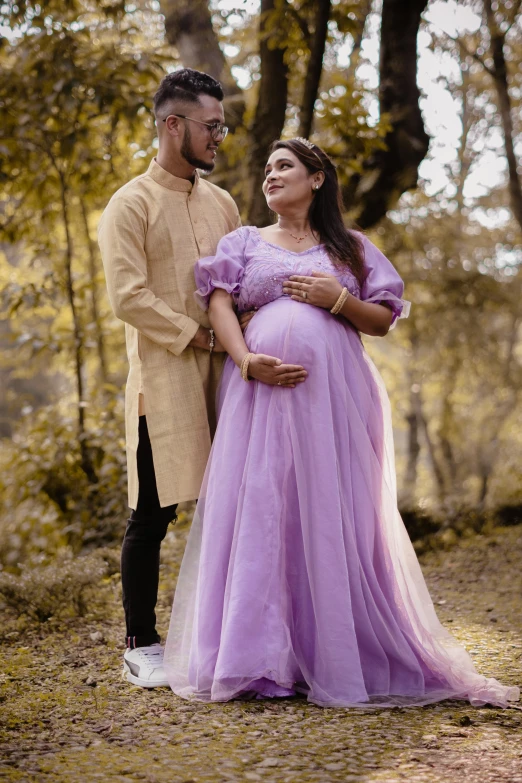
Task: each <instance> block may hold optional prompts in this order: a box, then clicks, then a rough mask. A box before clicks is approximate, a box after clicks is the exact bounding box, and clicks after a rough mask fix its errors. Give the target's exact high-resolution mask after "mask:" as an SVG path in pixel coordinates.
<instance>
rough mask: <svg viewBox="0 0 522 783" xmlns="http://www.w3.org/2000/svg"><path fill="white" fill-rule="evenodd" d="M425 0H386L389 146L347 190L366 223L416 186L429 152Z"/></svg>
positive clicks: (384, 77)
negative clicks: (422, 87)
mask: <svg viewBox="0 0 522 783" xmlns="http://www.w3.org/2000/svg"><path fill="white" fill-rule="evenodd" d="M426 5H427V0H383V6H382V20H381V52H380V64H379V73H380V88H379V104H380V111H381V114H388V115H389V118H390V122H391V125H392V127H391V130H390V131H389V133H388V134H387V135H386V138H385V144H386V149H384V150H379V151H377V152H376V153H375V154H374V155H373V156H372V157H371V158H370V159H369V160H368V161H367V163H366V165H365V171H364V172H363V174H362V175H361V176H360V177H358V178H357V179H356V178H354V179H353V180H352V182H351V183H350V184H349V186H348V187H347V189H346V190H345V193H344V196H345V202H346V205H347V207H348V208H350V209H353V210H354V213H355V219H356V221H357V222H358V223H359V225H360V226H361V227H362V228H368V227H369V226H372V225H374V224H375V223H377V221H378V220H380V219H381V218H382V217H383V216H384V215H385V214H386V212H387V211H388V210H389V209H391V208H392V207H394V206H395V204H396V203H397V201H398V199H399V197H400V196H401V195H402V193H404V192H405V191H406V190H409V189H411V188H415V187H416V186H417V177H418V169H419V165H420V163H421V161H422V160H423V159H424V157H425V155H426V153H427V151H428V145H429V136H428V135H427V133H426V131H425V130H424V124H423V122H422V115H421V111H420V108H419V98H420V93H419V89H418V87H417V33H418V31H419V25H420V19H421V13H422V12H423V10H424V8H425V7H426Z"/></svg>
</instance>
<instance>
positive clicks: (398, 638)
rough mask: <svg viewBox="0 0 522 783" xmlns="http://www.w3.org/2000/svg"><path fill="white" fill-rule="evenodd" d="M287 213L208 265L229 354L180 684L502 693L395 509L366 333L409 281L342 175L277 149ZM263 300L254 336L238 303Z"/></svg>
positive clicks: (224, 246) (354, 695) (385, 323)
mask: <svg viewBox="0 0 522 783" xmlns="http://www.w3.org/2000/svg"><path fill="white" fill-rule="evenodd" d="M263 191H264V193H265V196H266V198H267V202H268V205H269V207H270V209H271V210H272V211H274V212H275V213H276V214H277V215H278V222H277V223H276V224H274V225H273V226H268V227H266V228H264V229H261V230H258V229H256V228H253V227H243V228H240V229H238V230H236V231H234V232H232V233H231V234H228V235H227V236H226V237H224V238H223V239H222V240H221V242H220V243H219V246H218V249H217V253H216V256H215V257H212V258H204V259H201V260H200V261H199V262H198V264H197V268H196V280H197V285H198V289H199V290H198V296H199V299H200V301H201V302H202V303H203V305H204V306H208V307H209V315H210V320H211V322H212V325H213V327H214V329H215V331H216V335H217V337H218V339H219V340H220V341H221V343H222V344H223V345H224V347H225V349H226V350H227V352H228V354H229V357H228V359H227V362H226V365H225V369H224V373H223V377H222V382H221V388H220V393H219V401H218V402H219V411H220V412H219V423H218V428H217V433H216V437H215V441H214V444H213V448H212V453H211V456H210V460H209V464H208V466H207V473H206V477H205V481H204V484H203V487H202V491H201V495H200V500H199V502H198V507H197V511H196V514H195V518H194V522H193V525H192V529H191V532H190V536H189V541H188V544H187V550H186V553H185V557H184V560H183V564H182V567H181V573H180V576H179V580H178V586H177V590H176V595H175V599H174V607H173V613H172V620H171V627H170V631H169V637H168V640H167V646H166V656H165V661H166V671H167V676H168V679H169V682H170V684H171V687H172V689H173V690H174V692H175V693H177V694H179V695H180V696H183V697H185V698H196V699H200V700H203V701H226V700H229V699H233V698H237V697H242V698H244V697H245V696H257V697H258V698H263V697H285V696H291V695H293V694H295V693H296V692H301V693H306V694H307V696H308V699H309V700H310V701H313V702H315V703H316V704H320V705H325V706H333V705H338V706H372V705H375V706H392V705H393V706H395V705H398V704H402V705H420V704H427V703H429V702H433V701H437V700H440V699H445V698H466V699H469V700H470V701H471V702H472V703H473V704H484V703H487V702H490V703H493V704H496V705H500V706H506V705H507V704H508V701H509V700H511V699H516V698H518V691H517V689H516V688H508V687H504V686H502V685H501V684H500V683H498V682H497V681H496V680H492V679H486V678H485V677H482V676H480V675H479V674H478V673H477V672H476V671H475V669H474V667H473V664H472V662H471V660H470V658H469V657H468V655H467V653H466V652H465V651H464V649H463V648H461V647H460V646H459V645H458V644H457V642H456V641H455V640H454V639H453V638H452V637H451V636H450V634H448V633H447V632H446V631H445V630H444V629H443V628H442V626H441V625H440V623H439V622H438V620H437V617H436V615H435V612H434V609H433V605H432V602H431V600H430V598H429V595H428V592H427V589H426V586H425V583H424V580H423V577H422V574H421V571H420V568H419V565H418V563H417V560H416V557H415V554H414V551H413V548H412V546H411V544H410V541H409V539H408V536H407V534H406V532H405V529H404V526H403V524H402V521H401V518H400V516H399V513H398V511H397V505H396V489H395V472H394V462H393V443H392V432H391V422H390V412H389V406H388V400H387V396H386V391H385V389H384V386H383V384H382V381H381V379H380V377H379V375H378V373H377V371H376V370H375V368H374V366H373V364H372V363H371V361H370V359H369V358H368V356H367V355H366V353H365V351H364V348H363V346H362V343H361V340H360V338H359V332H364V333H366V334H373V335H384V334H386V332H387V331H388V329H389V328H390V326H391V324H392V322H393V321H394V320H395V319H396V318H398V317H400V316H401V315H405V314H406V306H407V303H405V302H404V301H403V300H402V299H401V297H402V293H403V284H402V281H401V279H400V278H399V276H398V274H397V272H396V271H395V269H394V268H393V267H392V265H391V264H390V262H389V261H388V260H387V259H386V258H385V257H384V256H383V255H382V253H380V251H379V250H377V248H375V247H374V246H373V245H372V244H371V242H369V241H368V240H367V239H366V238H365V237H364V236H362V235H360V234H358V233H355V232H352V231H349V230H347V229H346V228H345V227H344V224H343V221H342V216H341V206H340V204H341V202H340V193H339V186H338V182H337V175H336V172H335V168H334V166H333V164H332V163H331V161H330V159H329V158H328V156H327V155H326V154H325V153H324V152H323V151H322V150H321V149H320V148H319V147H317V146H316V145H314V144H311V142H308V141H306V140H302V139H293V140H291V141H286V142H277V143H275V144H274V146H273V152H272V154H271V155H270V158H269V160H268V163H267V167H266V180H265V182H264V185H263ZM253 309H255V310H256V312H255V314H254V315H253V317H252V319H251V321H250V323H249V324H248V327H247V328H246V331H245V334H244V336H243V333H242V331H241V327H240V324H239V321H238V317H237V315H236V312H239V313H244V312H246V311H251V310H253Z"/></svg>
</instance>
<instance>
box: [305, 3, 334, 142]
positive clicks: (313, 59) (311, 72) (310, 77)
mask: <svg viewBox="0 0 522 783" xmlns="http://www.w3.org/2000/svg"><path fill="white" fill-rule="evenodd" d="M330 7H331V0H318V2H317V3H316V15H315V29H314V33H313V36H312V41H311V45H310V59H309V60H308V68H307V71H306V77H305V83H304V90H303V100H302V104H301V111H300V116H299V131H298V135H299V136H302V137H303V138H305V139H307V138H308V137H309V136H310V134H311V132H312V125H313V121H314V106H315V101H316V99H317V92H318V90H319V83H320V81H321V73H322V70H323V56H324V50H325V47H326V39H327V37H328V20H329V18H330Z"/></svg>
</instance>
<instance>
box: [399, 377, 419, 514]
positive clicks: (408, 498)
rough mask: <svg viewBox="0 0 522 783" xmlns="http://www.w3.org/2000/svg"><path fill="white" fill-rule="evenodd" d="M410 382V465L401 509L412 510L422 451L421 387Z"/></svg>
mask: <svg viewBox="0 0 522 783" xmlns="http://www.w3.org/2000/svg"><path fill="white" fill-rule="evenodd" d="M410 381H411V385H410V410H409V413H408V415H407V416H406V422H407V424H408V463H407V466H406V475H405V476H404V485H403V488H402V492H401V502H400V507H401V508H412V507H413V506H414V504H415V493H416V488H417V468H418V463H419V455H420V449H421V447H420V441H419V423H420V422H419V394H420V387H418V386H417V385H416V384H415V383H413V379H411V378H410Z"/></svg>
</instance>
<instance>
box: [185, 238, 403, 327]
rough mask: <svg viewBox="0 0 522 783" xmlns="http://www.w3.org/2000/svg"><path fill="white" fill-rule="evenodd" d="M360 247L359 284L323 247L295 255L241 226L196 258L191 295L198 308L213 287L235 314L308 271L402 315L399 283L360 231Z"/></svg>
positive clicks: (279, 294) (280, 295) (269, 297)
mask: <svg viewBox="0 0 522 783" xmlns="http://www.w3.org/2000/svg"><path fill="white" fill-rule="evenodd" d="M361 239H362V241H363V245H364V251H365V266H366V277H365V280H364V283H363V285H362V286H360V285H359V283H358V281H357V279H356V278H355V276H354V275H353V274H352V272H351V271H350V270H349V269H348V267H346V268H344V269H340V268H339V267H338V266H335V265H334V264H333V263H332V261H331V260H330V258H329V256H328V254H327V253H326V250H325V248H324V246H323V245H317V246H316V247H312V248H310V249H309V250H303V251H302V252H300V253H297V252H293V251H292V250H287V249H286V248H283V247H280V246H279V245H275V244H272V243H271V242H267V241H266V240H264V239H263V238H262V236H261V234H260V233H259V230H258V229H257V228H255V226H243V227H242V228H238V229H236V230H235V231H232V233H230V234H227V235H226V236H225V237H223V239H222V240H221V241H220V243H219V245H218V248H217V252H216V255H215V256H209V257H208V258H201V259H200V260H199V261H198V262H197V264H196V267H195V275H196V284H197V292H196V297H197V299H198V301H199V302H200V304H201V305H202V306H203V307H205V308H206V307H207V306H208V300H209V298H210V295H211V294H212V291H213V290H214V289H215V288H223V289H224V290H225V291H228V293H230V294H232V296H233V297H234V300H235V302H236V304H237V307H238V310H239V312H244V311H246V310H252V309H254V308H260V307H263V305H266V304H268V303H269V302H273V301H274V300H275V299H279V298H288V296H287V295H286V294H283V282H284V281H285V280H288V278H289V277H290V276H291V275H311V274H312V272H313V271H317V272H325V273H327V274H331V275H335V277H337V279H338V280H339V282H340V283H341V284H342V285H343V286H346V288H347V289H348V290H349V291H350V293H351V294H352V295H353V296H356V297H357V298H358V299H363V300H365V301H373V302H382V301H386V303H387V304H389V306H390V307H391V308H392V310H393V311H394V316H395V317H398V316H400V315H401V313H402V314H403V315H405V314H406V312H405V311H406V310H407V308H406V307H405V304H407V303H405V302H404V301H403V300H402V299H401V296H402V292H403V288H404V285H403V282H402V280H401V278H400V277H399V275H398V274H397V272H396V271H395V269H394V268H393V266H392V264H391V263H390V262H389V261H388V259H387V258H386V257H385V256H384V255H383V254H382V253H381V252H380V250H378V249H377V248H376V247H375V245H373V244H372V243H371V242H370V241H369V240H368V239H367V238H366V237H364V236H362V235H361Z"/></svg>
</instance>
